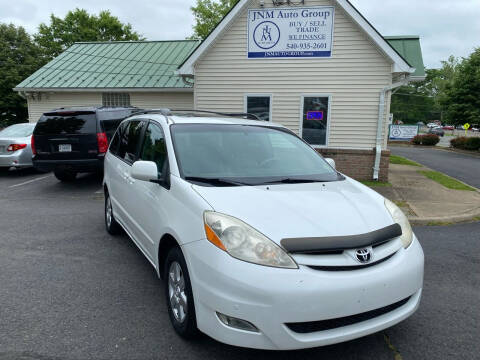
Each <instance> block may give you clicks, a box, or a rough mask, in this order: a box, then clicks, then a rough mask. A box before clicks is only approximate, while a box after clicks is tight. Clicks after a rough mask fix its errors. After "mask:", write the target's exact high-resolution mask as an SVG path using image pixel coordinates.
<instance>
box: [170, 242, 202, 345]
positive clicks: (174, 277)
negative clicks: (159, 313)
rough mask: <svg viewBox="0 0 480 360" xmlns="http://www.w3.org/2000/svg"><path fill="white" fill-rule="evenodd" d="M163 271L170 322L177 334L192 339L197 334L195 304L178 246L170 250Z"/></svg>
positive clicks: (183, 259) (184, 263)
mask: <svg viewBox="0 0 480 360" xmlns="http://www.w3.org/2000/svg"><path fill="white" fill-rule="evenodd" d="M164 271H165V272H164V274H165V280H164V281H165V299H166V302H167V308H168V315H169V317H170V322H171V323H172V326H173V328H174V329H175V331H176V333H177V334H178V335H180V336H181V337H182V338H184V339H192V338H194V337H196V336H197V335H198V329H197V320H196V317H195V304H194V301H193V293H192V286H191V283H190V276H189V275H188V269H187V264H186V262H185V258H184V257H183V254H182V251H181V250H180V248H178V247H174V248H172V249H171V250H170V252H169V253H168V255H167V259H166V261H165V270H164ZM182 279H183V281H182ZM182 284H183V285H182ZM185 302H186V306H185ZM182 303H183V304H182ZM185 308H186V311H185ZM181 309H183V311H182V310H181ZM182 313H183V316H182Z"/></svg>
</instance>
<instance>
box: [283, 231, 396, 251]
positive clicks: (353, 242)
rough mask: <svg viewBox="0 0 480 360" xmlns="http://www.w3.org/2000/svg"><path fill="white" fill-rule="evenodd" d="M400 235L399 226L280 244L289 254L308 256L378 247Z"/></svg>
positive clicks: (295, 240)
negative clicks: (310, 254)
mask: <svg viewBox="0 0 480 360" xmlns="http://www.w3.org/2000/svg"><path fill="white" fill-rule="evenodd" d="M401 235H402V228H401V227H400V225H399V224H392V225H389V226H386V227H384V228H382V229H378V230H375V231H371V232H368V233H364V234H358V235H347V236H325V237H308V238H287V239H282V240H281V241H280V244H282V246H283V248H284V249H285V250H287V251H288V252H289V253H291V254H309V253H322V252H325V253H327V252H334V251H342V250H346V249H357V248H362V247H366V246H375V245H380V244H382V243H384V242H386V241H388V240H391V239H393V238H395V237H398V236H401Z"/></svg>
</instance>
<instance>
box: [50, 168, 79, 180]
mask: <svg viewBox="0 0 480 360" xmlns="http://www.w3.org/2000/svg"><path fill="white" fill-rule="evenodd" d="M53 173H54V175H55V177H56V178H57V179H58V180H60V181H64V182H70V181H74V180H75V178H76V177H77V173H76V172H75V171H70V170H61V169H56V170H55V171H54V172H53Z"/></svg>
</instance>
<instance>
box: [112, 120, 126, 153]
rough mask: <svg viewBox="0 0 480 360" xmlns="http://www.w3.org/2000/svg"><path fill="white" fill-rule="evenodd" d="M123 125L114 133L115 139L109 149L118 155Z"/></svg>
mask: <svg viewBox="0 0 480 360" xmlns="http://www.w3.org/2000/svg"><path fill="white" fill-rule="evenodd" d="M121 127H122V126H120V127H119V128H118V130H117V131H116V132H115V135H113V139H112V141H111V142H110V147H109V150H110V152H111V153H112V154H113V155H118V145H119V144H120V131H121ZM123 128H125V126H123Z"/></svg>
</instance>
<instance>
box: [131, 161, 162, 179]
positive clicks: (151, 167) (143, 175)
mask: <svg viewBox="0 0 480 360" xmlns="http://www.w3.org/2000/svg"><path fill="white" fill-rule="evenodd" d="M130 175H131V177H132V178H134V179H136V180H141V181H151V180H158V169H157V164H155V163H154V162H153V161H142V160H139V161H135V162H134V163H133V165H132V169H131V170H130Z"/></svg>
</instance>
